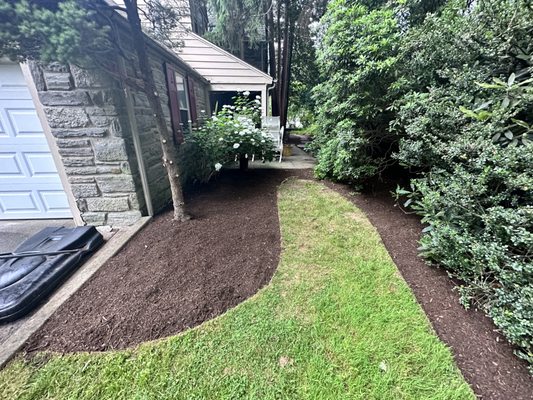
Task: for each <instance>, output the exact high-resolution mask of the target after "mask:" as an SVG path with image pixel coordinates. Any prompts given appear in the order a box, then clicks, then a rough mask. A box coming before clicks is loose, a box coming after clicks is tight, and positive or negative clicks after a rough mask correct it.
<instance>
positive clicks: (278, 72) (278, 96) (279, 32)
mask: <svg viewBox="0 0 533 400" xmlns="http://www.w3.org/2000/svg"><path fill="white" fill-rule="evenodd" d="M277 12H278V15H277V18H276V19H277V26H276V28H277V36H278V37H277V40H278V55H277V58H276V76H277V78H278V82H277V83H276V88H275V89H274V91H275V95H276V103H277V107H276V108H277V109H278V110H277V111H278V113H277V115H279V105H280V103H281V90H280V83H281V82H280V81H281V43H282V42H281V38H282V29H281V0H278V7H277Z"/></svg>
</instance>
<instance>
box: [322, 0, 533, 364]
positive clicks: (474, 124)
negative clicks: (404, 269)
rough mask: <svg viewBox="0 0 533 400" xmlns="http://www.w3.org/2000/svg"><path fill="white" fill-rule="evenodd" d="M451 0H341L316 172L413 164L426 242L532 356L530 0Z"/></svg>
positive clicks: (333, 15) (357, 176) (356, 176)
mask: <svg viewBox="0 0 533 400" xmlns="http://www.w3.org/2000/svg"><path fill="white" fill-rule="evenodd" d="M402 3H405V2H402ZM437 3H438V4H437ZM443 3H444V2H434V3H432V4H429V2H424V1H418V2H407V4H401V5H398V4H393V3H391V2H388V3H386V4H380V3H379V2H378V3H369V2H366V1H365V2H363V1H343V0H337V1H336V2H334V3H333V4H334V5H335V7H332V8H331V9H330V10H329V11H328V13H327V15H326V17H325V18H324V20H323V23H324V25H325V27H326V31H325V36H324V39H323V41H322V47H321V48H320V53H321V58H320V60H321V66H322V72H323V74H324V77H325V78H326V80H325V83H324V84H322V85H321V86H320V87H318V88H317V91H316V93H317V95H318V96H322V98H323V99H322V102H321V103H319V102H317V103H318V104H321V106H320V107H319V110H318V111H319V115H320V119H319V122H320V124H321V131H320V133H319V134H318V140H316V145H315V147H316V151H318V155H319V165H318V167H317V170H316V172H317V175H318V176H320V177H331V178H334V179H339V180H345V181H350V182H354V183H357V184H358V183H361V182H362V180H363V179H364V178H365V177H367V176H372V175H376V174H378V173H379V172H380V170H381V169H382V168H383V166H387V165H389V164H390V163H393V162H397V163H399V164H400V165H402V166H403V167H405V168H406V170H408V171H410V172H411V173H412V174H413V178H412V180H411V188H410V190H402V189H400V190H398V193H397V194H398V196H407V202H406V205H407V206H409V207H411V208H412V209H414V210H415V211H416V212H417V213H419V214H420V215H422V216H423V220H424V222H425V223H427V224H428V227H427V228H426V230H425V235H424V236H423V238H422V241H421V254H422V255H423V256H424V257H425V258H427V259H428V260H429V261H431V262H433V263H436V264H440V265H442V266H444V267H446V268H447V269H448V270H449V271H450V273H451V274H452V275H453V276H455V277H458V278H459V279H460V280H461V281H462V282H463V283H462V284H461V286H460V291H461V294H462V298H463V301H464V304H465V305H467V306H468V305H470V304H472V303H477V304H478V305H480V306H481V307H483V308H484V309H485V310H486V311H487V313H488V314H489V315H490V316H491V317H492V318H493V320H494V322H495V323H496V324H497V325H498V327H499V328H500V329H501V330H502V331H503V333H504V334H505V335H506V336H507V337H508V339H509V340H510V341H511V342H512V343H513V344H516V345H517V346H518V347H519V348H520V350H519V355H520V356H521V357H523V358H525V359H526V360H528V361H529V362H533V256H532V251H531V249H533V167H532V160H533V142H532V141H533V79H532V72H533V25H532V24H531V21H532V20H533V9H532V7H531V5H530V4H529V2H528V1H526V0H486V1H483V2H475V3H474V4H473V5H468V4H467V3H465V2H464V1H456V0H452V1H448V2H445V4H443ZM363 10H364V11H363ZM406 10H407V11H406ZM427 11H431V13H427ZM352 28H353V29H352ZM351 29H352V30H351ZM383 144H385V145H386V146H385V148H384V147H383Z"/></svg>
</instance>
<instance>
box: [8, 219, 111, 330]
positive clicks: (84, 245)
mask: <svg viewBox="0 0 533 400" xmlns="http://www.w3.org/2000/svg"><path fill="white" fill-rule="evenodd" d="M103 241H104V240H103V237H102V235H101V234H100V233H99V232H98V231H97V230H96V229H95V228H94V227H93V226H81V227H76V228H63V227H59V228H57V227H53V228H45V229H43V230H42V231H40V232H39V233H37V234H35V235H33V236H32V237H30V238H28V239H27V240H26V241H24V242H23V243H22V244H21V245H19V246H18V247H17V248H16V250H15V251H14V252H13V253H11V254H5V255H4V254H2V255H1V258H2V259H0V322H5V321H13V320H15V319H18V318H20V317H22V316H23V315H25V314H27V313H29V312H30V311H31V310H33V309H34V308H35V307H36V306H37V305H38V304H39V303H40V302H41V301H42V300H44V299H45V298H46V297H47V296H48V295H49V294H50V293H52V292H53V291H54V290H55V289H56V288H57V287H58V286H59V285H60V283H61V282H62V281H63V280H64V279H65V278H66V277H67V276H69V275H70V274H71V273H72V272H73V271H74V270H76V269H77V268H78V267H79V266H80V265H81V264H82V261H83V259H84V258H85V257H87V256H88V255H89V254H90V253H92V252H94V251H95V250H96V249H97V248H98V247H99V246H100V245H101V244H102V243H103ZM34 252H35V255H34V254H33V253H34ZM57 252H61V254H57ZM55 253H56V254H55Z"/></svg>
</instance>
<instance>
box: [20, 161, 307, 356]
mask: <svg viewBox="0 0 533 400" xmlns="http://www.w3.org/2000/svg"><path fill="white" fill-rule="evenodd" d="M297 173H298V171H295V172H286V171H267V170H253V171H249V172H248V173H246V174H244V175H243V174H241V173H240V172H239V171H228V172H226V173H225V174H223V175H222V176H221V178H220V179H219V180H218V181H217V182H215V183H214V184H212V185H210V186H208V187H204V188H203V189H201V190H199V191H197V192H196V193H194V194H192V195H191V196H190V198H189V199H188V204H190V208H189V211H190V212H191V214H192V215H193V217H194V219H192V220H191V221H187V222H184V223H175V222H173V221H172V219H171V216H172V215H171V212H166V213H164V214H162V215H159V216H157V217H156V218H154V219H153V220H152V221H151V222H150V223H149V224H148V225H147V226H146V227H145V228H144V229H143V230H142V231H141V232H140V233H139V234H137V235H136V236H135V237H134V238H133V239H132V240H131V241H130V242H129V243H128V244H127V245H126V246H125V247H124V248H123V249H122V251H120V253H119V254H117V255H116V256H115V257H113V258H112V259H111V260H109V261H108V262H107V263H106V264H105V265H104V266H102V267H101V268H100V270H99V271H98V272H97V273H96V274H95V275H94V276H93V277H92V278H91V279H90V280H89V281H88V282H87V283H86V284H85V285H84V286H83V287H82V288H81V289H80V290H79V291H78V292H77V293H76V294H75V295H74V296H73V297H72V298H70V299H69V300H68V301H67V302H66V303H65V304H63V305H62V306H61V307H60V308H59V310H58V311H57V312H56V313H55V314H54V315H53V316H52V317H51V318H50V319H49V320H48V322H47V323H46V324H45V325H44V326H43V327H42V328H41V329H40V330H39V331H38V332H37V333H36V334H34V335H33V336H32V337H31V338H30V339H29V341H28V342H27V344H26V346H25V350H26V351H29V352H31V351H32V349H39V350H50V351H57V352H61V353H64V352H71V351H102V350H109V349H120V348H125V347H128V346H132V345H135V344H138V343H141V342H144V341H147V340H151V339H156V338H161V337H165V336H169V335H172V334H175V333H177V332H180V331H182V330H184V329H186V328H189V327H193V326H196V325H198V324H200V323H202V322H203V321H205V320H208V319H211V318H213V317H215V316H217V315H219V314H221V313H223V312H224V311H226V310H227V309H229V308H231V307H234V306H235V305H237V304H238V303H240V302H242V301H243V300H244V299H246V298H247V297H250V296H251V295H253V294H254V293H256V292H257V290H258V289H259V288H261V287H262V286H264V285H265V284H266V283H268V282H269V281H270V278H271V277H272V275H273V273H274V271H275V269H276V267H277V265H278V261H279V254H280V232H279V222H278V213H277V187H278V185H279V184H280V183H281V181H282V180H283V179H285V178H286V177H288V176H290V175H295V174H297Z"/></svg>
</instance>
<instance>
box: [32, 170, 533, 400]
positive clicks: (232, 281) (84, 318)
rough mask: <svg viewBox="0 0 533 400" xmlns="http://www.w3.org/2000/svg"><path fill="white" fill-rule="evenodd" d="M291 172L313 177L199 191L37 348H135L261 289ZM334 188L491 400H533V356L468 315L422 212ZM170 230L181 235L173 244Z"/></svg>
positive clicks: (164, 218)
mask: <svg viewBox="0 0 533 400" xmlns="http://www.w3.org/2000/svg"><path fill="white" fill-rule="evenodd" d="M291 175H298V176H300V177H303V178H309V177H310V173H309V171H295V170H292V171H279V170H278V171H272V170H255V171H250V172H249V173H248V174H247V175H245V176H241V175H240V174H239V173H238V171H236V172H229V173H227V174H226V175H223V176H222V178H221V179H220V180H219V181H218V182H216V183H215V184H213V185H211V186H209V187H206V188H204V189H202V190H200V191H198V192H197V193H195V194H193V195H191V196H190V198H189V199H188V200H189V204H190V211H191V212H192V214H193V215H194V216H195V219H193V220H192V221H189V222H187V223H185V224H175V223H173V222H171V220H170V214H169V213H168V212H167V213H165V214H163V215H160V216H158V217H156V218H155V219H154V220H153V221H152V222H151V223H150V224H149V225H148V226H147V227H146V228H145V229H144V230H143V231H142V232H141V233H140V234H139V235H137V236H136V237H135V238H133V240H132V241H130V242H129V243H128V245H126V247H125V248H124V249H123V250H122V251H121V252H120V253H119V254H118V255H117V256H115V257H114V258H113V259H111V260H110V261H109V262H108V263H107V264H106V265H105V266H103V267H102V268H101V269H100V270H99V271H98V272H97V273H96V274H95V276H93V278H92V279H91V280H90V281H89V282H87V283H86V284H85V286H84V287H83V288H82V289H81V290H79V291H78V292H77V293H76V294H75V295H74V296H73V297H72V298H71V299H69V301H67V302H66V303H65V304H64V305H63V306H62V307H60V309H59V310H58V311H57V312H56V313H55V314H54V315H53V316H52V318H51V319H50V320H49V321H48V322H47V323H46V324H45V325H44V327H43V328H42V329H40V330H39V331H38V332H37V333H36V334H35V335H33V336H32V337H31V338H30V340H29V341H28V343H27V344H26V346H25V350H26V351H31V350H32V349H39V350H52V351H58V352H70V351H81V350H95V351H100V350H108V349H113V348H124V347H128V346H131V345H134V344H137V343H140V342H143V341H146V340H150V339H155V338H159V337H165V336H169V335H172V334H175V333H177V332H180V331H182V330H184V329H186V328H188V327H191V326H195V325H198V324H200V323H201V322H203V321H205V320H207V319H210V318H213V317H215V316H217V315H219V314H221V313H223V312H224V311H225V310H227V309H228V308H230V307H233V306H235V305H236V304H238V303H239V302H241V301H242V300H244V299H245V298H247V297H249V296H251V295H253V294H254V293H255V292H257V290H258V289H259V288H260V287H262V286H264V285H265V284H266V283H267V282H268V281H269V280H270V278H271V276H272V274H273V273H274V271H275V268H276V266H277V263H278V259H279V252H280V242H279V239H280V237H279V224H278V216H277V205H276V191H277V186H278V185H279V183H280V182H281V181H283V180H284V179H285V178H287V177H288V176H291ZM327 184H328V186H330V187H332V188H334V189H335V190H337V191H339V192H340V193H342V194H344V195H345V196H346V197H347V198H349V199H350V200H352V201H353V202H354V203H355V204H356V205H357V206H358V207H359V208H361V209H362V210H363V211H364V212H365V213H366V215H367V216H368V218H369V219H370V221H371V222H372V224H373V225H374V226H375V227H376V228H377V230H378V232H379V233H380V235H381V237H382V240H383V242H384V243H385V246H386V248H387V250H388V251H389V253H390V254H391V256H392V258H393V260H394V262H395V263H396V265H397V266H398V268H399V270H400V271H401V273H402V275H403V277H404V279H405V280H406V281H407V283H408V284H409V286H410V287H411V289H412V290H413V292H414V293H415V296H416V298H417V300H418V302H419V303H420V304H421V306H422V308H423V309H424V311H425V312H426V314H427V315H428V318H429V319H430V321H431V323H432V325H433V327H434V329H435V330H436V332H437V334H438V336H439V337H440V338H441V339H442V340H443V341H444V342H445V343H446V344H447V345H448V346H450V347H451V349H452V351H453V353H454V357H455V360H456V362H457V364H458V365H459V368H460V369H461V371H462V373H463V375H464V376H465V378H466V379H467V381H468V382H469V383H470V385H471V386H472V387H473V389H474V391H475V392H476V394H477V395H478V396H479V397H480V398H483V399H486V400H489V399H490V400H492V399H495V400H499V399H502V400H503V399H505V400H522V399H524V400H525V399H532V398H533V397H532V396H531V393H533V381H532V379H531V377H530V375H529V374H528V372H527V369H526V364H525V363H524V362H522V361H520V360H519V359H518V358H517V357H516V356H515V355H514V354H513V348H512V347H511V346H510V345H509V344H507V342H506V341H505V339H504V338H503V337H502V336H501V335H499V334H498V333H497V330H496V327H495V326H494V325H493V323H492V322H491V321H490V319H488V318H487V317H486V316H485V315H484V314H483V313H482V312H480V311H477V310H469V311H466V310H465V309H464V308H463V307H462V306H461V305H460V304H459V296H458V294H457V292H456V291H454V284H453V283H452V281H451V280H450V279H449V278H448V276H447V274H446V273H445V271H444V270H442V269H438V268H430V267H428V266H427V265H426V264H425V263H424V262H423V260H422V259H420V258H419V257H418V254H417V242H418V239H419V237H420V232H421V228H422V227H421V224H420V220H419V218H417V217H416V216H413V215H406V214H404V213H403V212H402V211H401V210H399V209H398V208H397V207H394V202H393V200H392V198H391V196H390V193H389V188H388V187H387V186H386V185H381V186H378V187H375V188H374V189H375V190H374V191H373V192H368V193H361V194H358V195H355V196H353V195H352V191H353V189H351V188H349V187H347V186H344V185H338V184H332V183H327ZM302 206H304V205H302ZM169 237H171V238H175V240H174V243H173V245H172V246H169V245H168V240H167V238H169Z"/></svg>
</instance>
